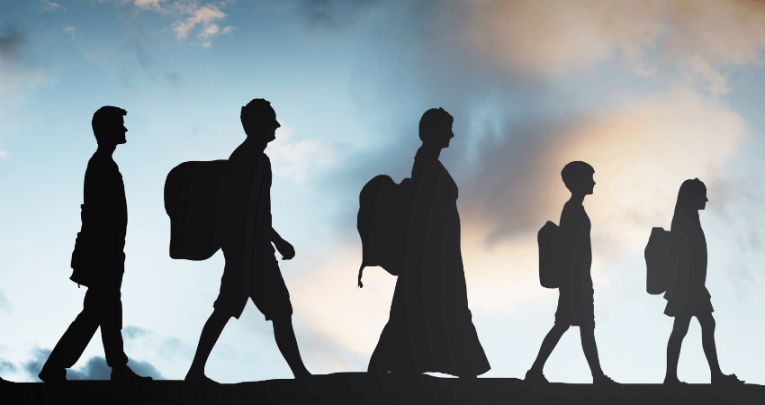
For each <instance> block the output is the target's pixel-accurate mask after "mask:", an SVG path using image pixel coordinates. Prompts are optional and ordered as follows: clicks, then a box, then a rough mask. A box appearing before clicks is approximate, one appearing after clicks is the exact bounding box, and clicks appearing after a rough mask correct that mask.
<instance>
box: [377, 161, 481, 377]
mask: <svg viewBox="0 0 765 405" xmlns="http://www.w3.org/2000/svg"><path fill="white" fill-rule="evenodd" d="M412 181H413V185H414V187H415V198H414V206H413V211H412V216H411V218H412V220H411V222H410V232H409V242H408V247H407V253H406V255H407V259H406V262H405V266H404V271H403V273H402V274H401V275H399V278H398V280H397V282H396V289H395V291H394V294H393V303H392V305H391V310H390V320H389V322H388V324H387V325H386V327H385V330H384V331H383V333H382V336H381V338H380V342H379V343H378V348H379V350H380V351H381V352H380V353H379V356H378V358H379V359H380V362H381V363H382V364H383V367H382V368H384V369H387V370H391V371H416V372H423V371H437V372H444V373H449V374H453V375H465V376H467V375H478V374H482V373H484V372H486V371H488V370H489V369H490V366H489V363H488V360H487V359H486V355H485V353H484V351H483V348H482V347H481V344H480V342H479V341H478V336H477V334H476V331H475V327H474V326H473V323H472V320H471V313H470V309H469V308H468V301H467V289H466V285H465V274H464V269H463V264H462V252H461V246H460V218H459V213H458V212H457V197H458V189H457V185H456V183H455V182H454V180H453V179H452V177H451V176H450V175H449V173H448V172H447V171H446V169H445V168H444V166H443V165H442V164H441V162H440V161H439V160H438V156H437V155H436V154H432V153H428V152H427V151H426V150H425V149H423V148H420V150H418V152H417V155H416V157H415V162H414V166H413V168H412ZM376 351H377V350H376Z"/></svg>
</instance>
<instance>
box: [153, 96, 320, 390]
mask: <svg viewBox="0 0 765 405" xmlns="http://www.w3.org/2000/svg"><path fill="white" fill-rule="evenodd" d="M240 118H241V121H242V126H243V128H244V132H245V134H246V135H247V138H246V139H245V141H244V142H243V143H242V144H241V145H240V146H239V147H237V148H236V150H234V152H233V153H232V154H231V157H230V158H229V159H228V164H227V165H226V166H225V167H223V168H221V167H219V166H221V165H216V166H213V167H212V168H213V169H215V170H216V171H215V173H217V174H215V173H213V174H212V175H209V176H191V175H189V176H187V177H185V179H186V180H187V183H188V182H191V181H198V182H204V184H201V183H195V184H185V185H184V186H183V187H175V188H172V187H167V186H166V189H165V196H166V199H167V198H168V197H173V196H172V194H173V191H172V190H179V189H180V190H183V189H185V190H193V189H197V190H201V192H200V193H201V194H204V193H205V191H204V190H203V188H204V187H209V188H210V190H207V193H208V194H209V195H213V196H214V195H218V194H219V193H221V192H222V195H218V199H217V200H216V199H214V198H213V199H209V198H200V199H195V198H194V197H195V196H198V195H199V194H200V193H193V192H192V193H188V194H186V195H185V196H184V198H186V199H185V200H184V199H181V203H180V206H182V207H183V211H186V212H187V214H188V213H196V212H206V213H207V216H206V217H204V216H202V217H200V218H195V217H194V216H193V215H191V216H186V220H187V221H192V220H194V221H197V222H198V223H197V224H182V221H181V222H179V218H175V220H174V221H173V224H172V226H173V231H172V232H174V233H173V241H172V242H171V247H170V251H171V256H173V255H174V254H177V256H173V257H185V258H191V259H196V260H199V259H204V258H207V257H209V256H211V255H212V254H213V253H215V251H216V250H217V248H218V243H219V246H220V248H221V250H222V251H223V255H224V257H225V259H226V266H225V268H224V270H223V277H222V279H221V286H220V294H219V296H218V299H217V300H216V301H215V304H214V310H213V313H212V315H210V318H209V319H208V320H207V322H206V323H205V325H204V327H203V329H202V335H201V337H200V339H199V345H198V346H197V350H196V353H195V355H194V360H193V362H192V364H191V367H190V369H189V372H188V374H187V375H186V378H185V379H186V381H193V382H206V383H210V382H211V380H210V379H209V378H207V377H206V376H205V374H204V369H205V364H206V363H207V359H208V357H209V356H210V353H211V352H212V349H213V347H214V346H215V343H216V342H217V340H218V338H219V337H220V334H221V332H223V328H224V327H225V326H226V324H227V323H228V321H229V319H230V318H232V317H234V318H237V319H238V318H239V316H240V315H241V314H242V310H243V309H244V306H245V305H246V304H247V300H248V299H252V301H253V302H254V303H255V305H256V306H257V307H258V309H259V310H260V312H261V313H263V315H265V317H266V320H270V321H272V322H273V326H274V337H275V339H276V344H277V346H278V347H279V351H280V352H281V353H282V355H283V356H284V359H285V360H286V361H287V364H288V365H289V366H290V369H291V370H292V372H293V374H294V375H295V377H296V378H302V377H306V376H308V375H310V373H309V372H308V370H307V369H306V368H305V365H304V364H303V360H302V358H301V357H300V351H299V349H298V345H297V340H296V338H295V332H294V330H293V327H292V303H291V302H290V295H289V292H288V291H287V286H286V285H285V284H284V279H283V278H282V275H281V271H280V270H279V265H278V263H277V261H276V258H275V257H274V253H275V251H274V246H276V249H278V250H279V253H280V254H281V255H282V259H283V260H289V259H292V258H293V257H294V256H295V250H294V248H293V247H292V245H291V244H290V243H289V242H287V241H286V240H284V239H283V238H282V237H281V236H280V235H279V234H278V233H277V232H276V230H274V229H273V227H272V225H271V222H272V221H271V191H270V190H271V181H272V173H271V163H270V161H269V159H268V156H266V154H265V153H263V152H264V150H265V148H266V146H267V145H268V143H269V142H271V141H273V140H274V139H276V138H275V137H276V135H275V134H276V129H277V128H279V127H280V124H279V122H278V121H277V120H276V113H275V112H274V110H273V108H272V107H271V104H270V103H269V102H268V101H266V100H263V99H255V100H252V101H251V102H250V103H248V104H247V105H246V106H245V107H242V110H241V115H240ZM187 163H189V162H187ZM174 172H176V173H177V171H176V170H174ZM186 172H188V170H187V171H186ZM187 174H188V173H187ZM172 175H173V172H171V176H172ZM216 175H217V176H222V178H221V179H222V181H223V184H222V185H221V184H220V183H216V182H215V181H214V179H215V176H216ZM171 176H169V177H168V184H170V183H172V179H171ZM181 178H183V177H181ZM211 179H212V180H211ZM168 190H171V191H168ZM176 200H177V198H176ZM211 201H214V202H212V203H211ZM178 205H179V203H178V202H177V201H176V202H175V203H171V204H168V201H167V200H166V207H168V206H176V207H177V206H178ZM173 212H174V209H168V214H170V216H171V218H173ZM211 216H215V217H214V218H213V219H212V220H210V217H211ZM199 223H202V225H199ZM216 223H217V225H215V224H216ZM178 230H180V231H181V232H178ZM205 232H207V234H205ZM195 238H201V239H200V240H196V239H195ZM178 241H183V242H182V243H179V242H178ZM196 247H199V248H200V250H202V251H200V252H199V253H198V254H197V253H195V252H193V249H194V248H196ZM190 249H191V250H192V251H191V252H189V250H190ZM189 256H191V257H189Z"/></svg>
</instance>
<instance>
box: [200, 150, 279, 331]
mask: <svg viewBox="0 0 765 405" xmlns="http://www.w3.org/2000/svg"><path fill="white" fill-rule="evenodd" d="M251 147H252V145H247V144H242V145H241V146H239V147H238V148H237V149H236V150H235V151H234V152H233V153H232V154H231V157H230V158H229V179H228V181H227V183H226V192H225V201H224V211H223V227H222V230H223V234H222V243H221V245H222V247H221V248H222V250H223V255H224V256H225V258H226V266H225V268H224V270H223V276H222V278H221V287H220V293H219V295H218V299H217V300H216V301H215V304H214V307H215V308H216V310H219V311H223V312H225V313H226V314H229V315H231V316H234V317H235V318H239V316H240V315H241V313H242V310H243V309H244V306H245V305H246V303H247V299H248V298H251V299H252V300H253V302H254V303H255V305H256V306H257V307H258V309H259V310H260V311H261V312H262V313H263V315H265V316H266V319H273V318H275V317H283V316H289V315H292V304H291V302H290V297H289V292H288V290H287V287H286V285H285V283H284V279H283V278H282V275H281V272H280V270H279V266H278V263H277V261H276V258H275V257H274V252H275V250H274V247H273V245H272V244H271V232H272V224H271V182H272V174H271V162H270V160H269V159H268V156H266V155H265V154H264V153H263V152H262V151H259V152H258V153H254V152H255V151H253V150H252V149H249V148H251ZM248 227H250V230H248ZM248 232H249V236H248ZM248 243H250V246H251V248H249V249H248V245H247V244H248Z"/></svg>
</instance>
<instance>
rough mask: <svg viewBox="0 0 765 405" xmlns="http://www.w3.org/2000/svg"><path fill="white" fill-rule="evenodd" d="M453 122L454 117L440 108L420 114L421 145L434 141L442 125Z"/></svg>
mask: <svg viewBox="0 0 765 405" xmlns="http://www.w3.org/2000/svg"><path fill="white" fill-rule="evenodd" d="M453 122H454V117H452V116H451V114H449V113H448V112H446V110H444V109H443V108H441V107H438V108H431V109H430V110H428V111H425V114H422V118H420V139H421V140H422V142H423V143H426V142H431V141H433V140H435V139H436V137H438V135H439V132H438V130H439V129H440V128H441V127H442V125H443V124H445V123H448V124H451V123H453Z"/></svg>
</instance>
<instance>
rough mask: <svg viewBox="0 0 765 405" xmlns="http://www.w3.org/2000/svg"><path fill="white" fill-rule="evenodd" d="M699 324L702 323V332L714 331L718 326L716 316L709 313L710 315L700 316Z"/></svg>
mask: <svg viewBox="0 0 765 405" xmlns="http://www.w3.org/2000/svg"><path fill="white" fill-rule="evenodd" d="M699 324H700V325H701V333H704V332H707V333H708V332H714V331H715V327H716V326H717V323H716V322H715V318H713V317H712V315H709V316H708V317H706V316H705V317H702V318H699Z"/></svg>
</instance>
